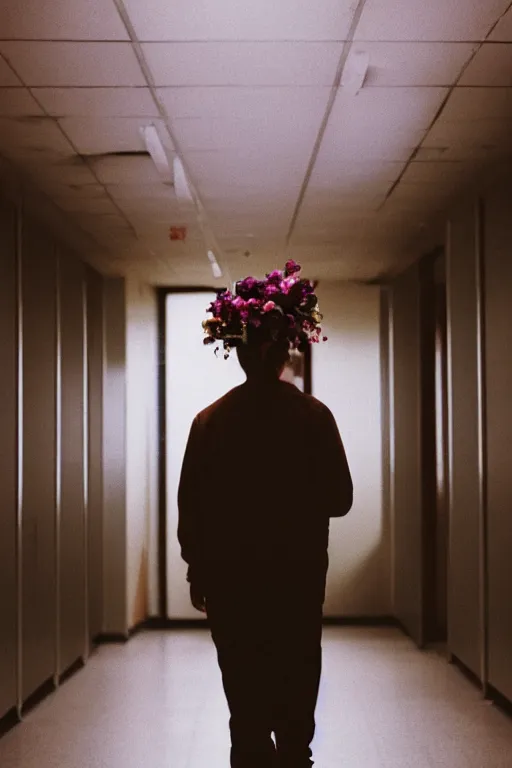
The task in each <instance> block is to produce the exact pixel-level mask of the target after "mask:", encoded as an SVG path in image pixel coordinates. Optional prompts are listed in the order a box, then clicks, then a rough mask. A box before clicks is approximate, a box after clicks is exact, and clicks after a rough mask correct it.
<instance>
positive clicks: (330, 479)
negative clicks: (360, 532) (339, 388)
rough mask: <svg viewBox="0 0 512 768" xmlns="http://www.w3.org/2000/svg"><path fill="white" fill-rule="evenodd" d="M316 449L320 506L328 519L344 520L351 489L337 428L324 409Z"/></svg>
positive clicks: (348, 508)
mask: <svg viewBox="0 0 512 768" xmlns="http://www.w3.org/2000/svg"><path fill="white" fill-rule="evenodd" d="M317 446H318V453H317V457H318V462H319V464H318V471H319V483H320V494H321V502H322V506H323V508H324V509H325V510H326V511H327V512H328V516H329V517H344V516H345V515H346V514H347V512H349V511H350V509H351V508H352V504H353V500H354V488H353V484H352V477H351V474H350V468H349V466H348V461H347V456H346V453H345V448H344V446H343V442H342V439H341V436H340V433H339V429H338V425H337V424H336V421H335V419H334V416H333V415H332V413H331V411H330V410H329V409H328V408H323V409H322V413H321V417H319V428H318V442H317Z"/></svg>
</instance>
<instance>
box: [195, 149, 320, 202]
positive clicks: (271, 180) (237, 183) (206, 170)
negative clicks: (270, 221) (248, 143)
mask: <svg viewBox="0 0 512 768" xmlns="http://www.w3.org/2000/svg"><path fill="white" fill-rule="evenodd" d="M185 155H186V159H187V162H188V165H189V167H190V170H191V172H192V176H193V178H194V179H195V180H196V181H197V182H198V183H199V186H200V187H201V190H204V191H205V192H207V193H208V194H213V193H214V192H215V190H217V189H218V190H222V189H224V188H226V189H228V190H233V191H238V192H239V194H241V195H243V194H245V192H246V191H247V190H266V194H272V195H273V194H275V192H276V190H280V191H282V190H283V189H284V190H288V194H289V193H290V190H293V192H294V193H295V191H296V190H297V189H298V188H300V185H301V183H302V180H303V178H304V173H305V171H306V166H307V158H306V157H303V158H301V159H298V158H293V157H273V156H272V155H271V154H270V155H269V154H261V153H254V154H253V153H252V152H251V150H247V151H246V152H239V151H234V152H187V153H185Z"/></svg>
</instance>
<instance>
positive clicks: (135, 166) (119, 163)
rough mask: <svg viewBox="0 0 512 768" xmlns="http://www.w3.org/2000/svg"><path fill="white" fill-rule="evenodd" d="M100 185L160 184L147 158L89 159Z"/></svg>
mask: <svg viewBox="0 0 512 768" xmlns="http://www.w3.org/2000/svg"><path fill="white" fill-rule="evenodd" d="M89 162H90V165H91V168H92V169H93V170H94V172H95V174H96V175H97V177H98V179H99V181H100V182H101V183H102V184H155V183H158V182H161V179H160V176H159V175H158V171H157V169H156V168H155V165H154V164H153V161H152V160H151V158H149V157H145V156H143V157H101V158H91V159H90V161H89Z"/></svg>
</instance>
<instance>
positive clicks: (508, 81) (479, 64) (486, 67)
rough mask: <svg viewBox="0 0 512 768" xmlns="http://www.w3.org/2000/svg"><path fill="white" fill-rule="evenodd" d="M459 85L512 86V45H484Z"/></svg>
mask: <svg viewBox="0 0 512 768" xmlns="http://www.w3.org/2000/svg"><path fill="white" fill-rule="evenodd" d="M459 85H479V86H482V85H484V86H504V87H509V86H512V43H486V44H484V45H483V46H482V47H481V48H480V50H479V51H478V53H477V54H476V56H475V58H474V59H473V61H472V62H471V64H470V65H469V67H468V68H467V69H466V71H465V72H464V75H463V76H462V78H461V81H460V83H459Z"/></svg>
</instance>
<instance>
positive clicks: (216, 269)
mask: <svg viewBox="0 0 512 768" xmlns="http://www.w3.org/2000/svg"><path fill="white" fill-rule="evenodd" d="M208 261H209V262H210V264H211V267H212V274H213V276H214V278H215V279H216V280H219V279H220V278H221V277H222V269H221V268H220V266H219V263H218V261H217V258H216V256H215V254H214V252H213V251H208Z"/></svg>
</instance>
